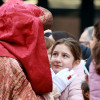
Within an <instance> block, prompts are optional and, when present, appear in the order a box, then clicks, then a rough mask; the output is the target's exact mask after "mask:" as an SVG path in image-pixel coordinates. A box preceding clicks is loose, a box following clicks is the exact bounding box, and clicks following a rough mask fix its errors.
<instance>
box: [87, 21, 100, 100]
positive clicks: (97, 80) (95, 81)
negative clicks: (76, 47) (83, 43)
mask: <svg viewBox="0 0 100 100" xmlns="http://www.w3.org/2000/svg"><path fill="white" fill-rule="evenodd" d="M90 47H91V51H92V62H91V64H90V67H89V72H90V76H89V88H90V100H100V21H99V22H98V23H96V24H95V25H94V31H93V34H92V40H91V42H90Z"/></svg>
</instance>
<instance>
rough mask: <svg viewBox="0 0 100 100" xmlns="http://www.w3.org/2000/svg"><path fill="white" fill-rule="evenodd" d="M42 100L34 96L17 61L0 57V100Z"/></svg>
mask: <svg viewBox="0 0 100 100" xmlns="http://www.w3.org/2000/svg"><path fill="white" fill-rule="evenodd" d="M10 99H12V100H43V98H42V97H39V96H36V94H35V93H34V91H33V90H32V87H31V85H30V83H29V81H28V80H27V79H26V76H25V74H24V72H23V70H22V69H21V67H20V64H19V63H18V61H17V60H15V59H12V58H9V57H8V58H7V57H0V100H10Z"/></svg>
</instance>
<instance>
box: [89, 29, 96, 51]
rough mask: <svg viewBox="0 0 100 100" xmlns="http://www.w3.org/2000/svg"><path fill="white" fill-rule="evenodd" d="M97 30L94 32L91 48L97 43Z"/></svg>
mask: <svg viewBox="0 0 100 100" xmlns="http://www.w3.org/2000/svg"><path fill="white" fill-rule="evenodd" d="M94 34H95V30H94V31H93V34H92V40H91V41H90V48H91V50H92V49H93V47H94V46H95V44H96V43H97V38H96V37H95V35H94Z"/></svg>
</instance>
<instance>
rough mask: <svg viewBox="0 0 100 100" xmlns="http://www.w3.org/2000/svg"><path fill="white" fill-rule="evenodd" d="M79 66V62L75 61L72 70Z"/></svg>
mask: <svg viewBox="0 0 100 100" xmlns="http://www.w3.org/2000/svg"><path fill="white" fill-rule="evenodd" d="M79 64H80V60H75V61H74V63H73V68H74V67H76V66H77V65H79Z"/></svg>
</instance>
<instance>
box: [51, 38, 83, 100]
mask: <svg viewBox="0 0 100 100" xmlns="http://www.w3.org/2000/svg"><path fill="white" fill-rule="evenodd" d="M51 54H52V56H51V67H52V69H53V71H54V72H55V74H57V73H58V72H59V71H61V70H62V69H65V68H69V70H71V69H73V70H74V74H77V76H76V78H75V79H74V80H73V81H72V83H70V85H68V87H67V88H66V89H65V90H64V91H63V93H62V94H61V96H60V100H75V99H76V100H84V99H83V95H82V90H81V83H82V81H83V80H85V74H84V69H83V67H82V65H81V62H80V60H81V57H82V53H81V48H80V45H79V43H78V42H77V41H76V40H74V39H72V38H68V39H60V40H58V41H57V42H56V43H55V44H54V46H53V48H52V52H51ZM63 74H64V73H63ZM69 78H70V77H69Z"/></svg>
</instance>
